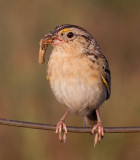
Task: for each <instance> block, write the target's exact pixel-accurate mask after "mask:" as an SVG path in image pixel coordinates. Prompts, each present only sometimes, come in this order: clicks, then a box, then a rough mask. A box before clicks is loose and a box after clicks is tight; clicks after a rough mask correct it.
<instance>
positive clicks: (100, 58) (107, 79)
mask: <svg viewBox="0 0 140 160" xmlns="http://www.w3.org/2000/svg"><path fill="white" fill-rule="evenodd" d="M86 55H87V56H88V58H89V59H90V60H91V61H92V62H95V60H96V61H97V63H98V64H99V66H100V71H101V79H102V81H103V84H104V85H105V87H106V89H107V97H106V99H109V97H110V94H111V74H110V69H109V64H108V61H107V59H106V57H105V56H104V55H103V54H102V53H101V52H99V51H98V53H96V54H95V53H93V51H92V52H86Z"/></svg>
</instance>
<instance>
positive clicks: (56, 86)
mask: <svg viewBox="0 0 140 160" xmlns="http://www.w3.org/2000/svg"><path fill="white" fill-rule="evenodd" d="M48 44H51V45H52V46H53V50H52V53H51V56H50V59H49V62H48V68H47V75H48V78H49V82H50V85H51V88H52V91H53V93H54V95H55V97H56V98H57V100H58V101H59V102H61V103H63V104H65V105H66V106H67V107H68V111H67V112H66V114H65V115H64V116H63V117H62V118H61V120H60V121H59V123H58V125H57V128H56V133H59V138H60V140H62V141H65V139H66V134H67V129H66V125H65V123H64V120H65V117H66V116H67V114H68V113H69V112H73V113H75V114H79V115H82V116H84V117H85V121H86V125H88V126H92V127H93V129H92V133H94V131H95V129H98V133H97V134H96V135H95V145H96V143H97V142H99V141H101V138H102V136H103V135H104V131H103V126H102V123H101V119H100V115H99V107H100V106H101V104H102V103H103V102H104V101H105V100H107V99H108V98H109V97H110V93H111V76H110V70H109V65H108V62H107V60H106V58H105V56H104V55H103V54H102V53H101V51H100V48H99V46H98V44H97V42H96V41H95V39H94V38H93V37H92V35H91V34H90V33H88V32H87V31H86V30H85V29H83V28H81V27H79V26H75V25H68V24H66V25H60V26H58V27H56V28H55V29H54V30H53V31H52V32H50V33H49V34H48V35H46V36H45V37H44V38H43V39H41V41H40V46H41V47H40V60H39V61H40V63H43V62H44V59H43V58H44V54H45V51H46V49H47V45H48ZM96 119H97V124H96V125H93V124H92V121H94V120H96ZM62 129H64V130H65V132H64V135H63V136H62Z"/></svg>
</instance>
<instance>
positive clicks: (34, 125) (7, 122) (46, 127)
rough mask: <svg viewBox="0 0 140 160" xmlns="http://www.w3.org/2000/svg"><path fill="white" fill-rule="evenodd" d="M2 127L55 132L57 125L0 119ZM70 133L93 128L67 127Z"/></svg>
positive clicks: (133, 129)
mask: <svg viewBox="0 0 140 160" xmlns="http://www.w3.org/2000/svg"><path fill="white" fill-rule="evenodd" d="M0 124H1V125H8V126H15V127H23V128H32V129H41V130H50V131H55V129H56V125H51V124H42V123H33V122H24V121H17V120H9V119H3V118H0ZM67 129H68V132H75V133H90V132H91V129H92V128H89V127H71V126H68V127H67ZM104 131H105V133H140V126H137V127H104Z"/></svg>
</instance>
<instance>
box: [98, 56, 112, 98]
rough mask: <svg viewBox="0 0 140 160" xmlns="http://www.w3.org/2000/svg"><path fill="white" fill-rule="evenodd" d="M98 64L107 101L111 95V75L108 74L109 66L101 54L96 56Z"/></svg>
mask: <svg viewBox="0 0 140 160" xmlns="http://www.w3.org/2000/svg"><path fill="white" fill-rule="evenodd" d="M98 62H99V65H100V67H101V78H102V81H103V83H104V85H105V87H106V89H107V98H106V99H109V97H110V94H111V74H110V69H109V64H108V61H107V59H106V57H105V56H104V55H103V54H99V55H98Z"/></svg>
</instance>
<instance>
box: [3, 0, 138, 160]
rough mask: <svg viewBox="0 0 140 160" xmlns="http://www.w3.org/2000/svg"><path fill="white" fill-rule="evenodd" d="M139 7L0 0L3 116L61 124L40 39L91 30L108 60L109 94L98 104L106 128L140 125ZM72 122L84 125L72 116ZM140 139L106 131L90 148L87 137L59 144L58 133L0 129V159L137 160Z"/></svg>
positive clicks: (134, 2)
mask: <svg viewBox="0 0 140 160" xmlns="http://www.w3.org/2000/svg"><path fill="white" fill-rule="evenodd" d="M139 8H140V2H139V1H138V0H127V1H126V0H118V1H117V0H106V1H105V0H77V1H74V0H71V1H64V0H57V1H56V0H36V1H33V0H29V1H27V0H24V1H21V0H19V1H16V0H12V1H10V0H6V1H3V0H0V37H1V38H0V46H1V47H0V117H1V118H9V119H17V120H24V121H33V122H41V123H50V124H56V123H57V122H58V120H59V118H60V117H61V116H62V114H63V113H64V112H65V110H66V107H65V106H62V105H61V104H59V103H58V102H57V101H56V99H55V97H54V96H53V94H52V92H51V89H50V87H49V84H48V82H47V81H46V65H47V61H48V58H49V55H50V53H51V47H49V49H48V50H47V56H46V63H45V64H44V65H39V64H38V51H39V41H40V39H41V38H42V37H43V36H44V35H45V34H46V33H48V32H49V31H51V30H53V28H54V27H56V26H57V25H60V24H66V23H68V24H75V25H79V26H81V27H83V28H85V29H86V30H88V31H89V32H90V33H91V34H92V35H93V36H94V38H95V39H96V40H97V42H98V43H99V45H100V47H101V51H102V53H103V54H104V55H105V56H106V57H107V59H108V61H109V64H110V69H111V75H112V95H111V98H110V100H108V101H107V102H105V103H104V104H103V105H102V107H101V117H102V121H103V124H104V126H138V125H140V101H139V100H140V94H139V91H140V85H139V80H140V67H139V64H140V62H139V61H140V53H139V51H140V40H139V36H140V9H139ZM66 122H67V125H74V126H82V125H83V119H82V117H80V116H75V115H70V116H69V117H68V119H67V121H66ZM139 148H140V134H138V133H137V134H105V138H104V140H103V141H102V142H101V144H98V145H97V147H96V148H95V149H94V148H93V137H92V136H91V135H89V134H74V133H73V134H72V133H70V134H69V135H68V137H67V142H66V144H61V143H60V142H59V141H58V137H57V136H56V135H55V133H54V132H49V131H40V130H32V129H21V128H13V127H7V126H1V128H0V159H4V160H9V158H10V159H15V160H17V159H18V160H28V159H34V160H38V159H40V160H46V159H49V160H54V159H57V160H59V159H61V160H62V159H67V160H71V159H73V160H77V159H81V160H85V159H88V160H91V159H96V160H101V159H104V160H118V159H120V160H131V159H135V160H138V159H139V157H140V152H139Z"/></svg>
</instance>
